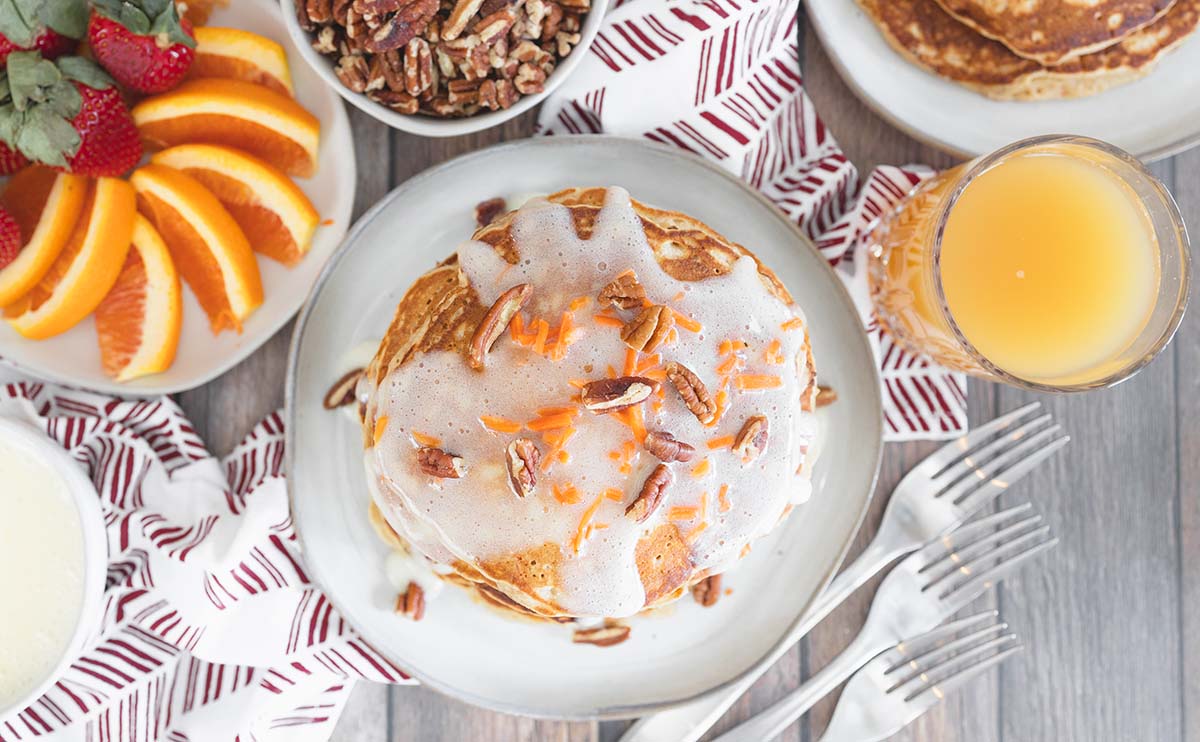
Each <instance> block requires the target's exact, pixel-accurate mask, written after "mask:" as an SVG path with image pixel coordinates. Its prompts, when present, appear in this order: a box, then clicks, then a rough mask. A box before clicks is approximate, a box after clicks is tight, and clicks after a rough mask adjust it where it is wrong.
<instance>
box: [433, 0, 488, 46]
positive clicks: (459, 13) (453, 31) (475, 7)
mask: <svg viewBox="0 0 1200 742" xmlns="http://www.w3.org/2000/svg"><path fill="white" fill-rule="evenodd" d="M480 5H483V0H458V1H457V2H456V3H455V4H454V10H451V11H450V17H449V18H447V19H446V24H445V25H444V26H442V38H443V39H446V40H447V41H451V40H453V39H457V38H458V37H459V35H460V34H461V33H462V32H463V29H465V28H466V27H467V21H469V20H471V19H472V18H474V17H475V14H476V13H478V12H479V6H480Z"/></svg>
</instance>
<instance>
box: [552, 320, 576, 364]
mask: <svg viewBox="0 0 1200 742" xmlns="http://www.w3.org/2000/svg"><path fill="white" fill-rule="evenodd" d="M570 337H571V313H570V312H563V313H562V319H561V320H559V324H558V339H556V340H555V341H554V352H553V353H552V354H551V356H552V357H553V359H554V360H556V361H561V360H562V359H563V358H564V357H565V356H566V354H567V346H568V345H570V344H571V339H570Z"/></svg>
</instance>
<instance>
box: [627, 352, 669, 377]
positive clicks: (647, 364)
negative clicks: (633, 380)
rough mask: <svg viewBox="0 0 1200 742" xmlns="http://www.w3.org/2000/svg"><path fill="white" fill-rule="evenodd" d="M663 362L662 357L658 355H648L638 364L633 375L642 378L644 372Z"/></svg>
mask: <svg viewBox="0 0 1200 742" xmlns="http://www.w3.org/2000/svg"><path fill="white" fill-rule="evenodd" d="M661 362H662V356H660V355H659V354H658V353H655V354H653V355H648V356H646V357H645V358H643V359H642V360H641V361H640V362H638V365H637V367H636V368H634V369H633V373H634V374H635V375H637V376H641V375H642V374H643V373H644V372H646V371H649V370H650V369H652V368H654V367H655V366H657V365H658V364H659V363H661Z"/></svg>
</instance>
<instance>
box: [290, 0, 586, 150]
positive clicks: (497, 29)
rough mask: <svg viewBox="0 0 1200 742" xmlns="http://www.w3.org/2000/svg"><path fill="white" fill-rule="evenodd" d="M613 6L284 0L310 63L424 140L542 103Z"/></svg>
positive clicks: (538, 0) (498, 0)
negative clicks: (606, 12)
mask: <svg viewBox="0 0 1200 742" xmlns="http://www.w3.org/2000/svg"><path fill="white" fill-rule="evenodd" d="M608 1H609V0H282V3H283V10H284V16H285V18H286V19H287V22H288V32H289V33H290V34H291V35H292V38H293V40H294V41H295V42H296V46H297V47H299V48H300V51H301V53H302V55H303V56H304V59H305V60H306V61H307V62H308V63H309V64H310V65H311V66H312V67H313V69H314V70H316V71H317V73H318V74H320V75H321V77H323V78H324V79H325V81H326V82H328V83H329V84H330V85H332V86H333V87H334V89H335V90H337V91H338V93H339V94H341V96H342V97H343V98H345V99H346V100H347V101H349V102H350V104H351V105H354V106H355V107H357V108H359V109H361V110H363V111H365V112H367V113H369V114H370V115H371V116H374V117H375V118H376V119H379V120H380V121H382V122H384V123H385V124H387V125H388V126H391V127H393V128H396V129H401V130H403V131H408V132H412V133H414V134H421V135H424V136H434V137H444V136H457V135H460V134H469V133H471V132H475V131H480V130H483V129H487V128H489V127H492V126H496V125H497V124H500V123H503V122H504V121H507V120H509V119H511V118H513V117H514V116H517V115H519V114H520V113H522V112H524V111H527V110H529V109H530V108H532V107H533V106H535V105H537V104H538V103H539V102H541V100H542V99H543V98H545V97H546V96H547V95H548V94H549V93H550V91H552V90H553V89H554V88H555V87H556V86H557V85H558V84H559V83H561V82H562V81H563V80H565V79H566V77H567V75H569V74H570V73H571V70H572V69H574V68H575V67H576V66H577V65H578V64H579V63H580V62H581V61H582V60H583V56H584V52H585V51H586V50H587V47H588V46H589V45H590V44H591V43H592V39H593V38H594V37H595V35H596V31H597V30H598V28H599V25H600V22H601V21H602V19H603V17H604V13H605V10H606V9H607V6H608Z"/></svg>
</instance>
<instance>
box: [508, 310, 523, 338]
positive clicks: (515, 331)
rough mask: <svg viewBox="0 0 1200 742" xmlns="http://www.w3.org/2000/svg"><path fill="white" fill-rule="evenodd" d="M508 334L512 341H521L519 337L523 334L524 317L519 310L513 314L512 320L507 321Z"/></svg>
mask: <svg viewBox="0 0 1200 742" xmlns="http://www.w3.org/2000/svg"><path fill="white" fill-rule="evenodd" d="M508 334H509V335H510V336H511V337H512V339H513V341H514V342H518V343H519V342H521V338H522V337H524V336H525V318H524V317H522V316H521V313H520V312H517V313H516V314H514V315H513V318H512V322H509V323H508Z"/></svg>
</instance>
